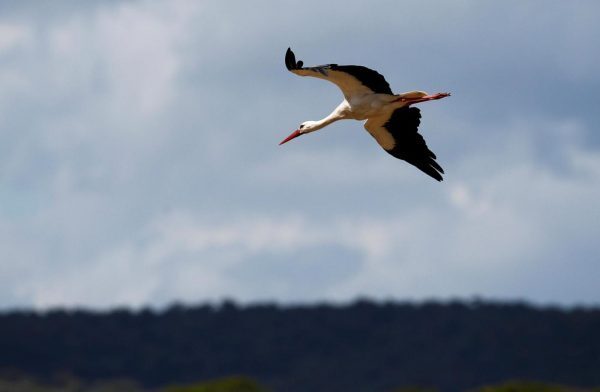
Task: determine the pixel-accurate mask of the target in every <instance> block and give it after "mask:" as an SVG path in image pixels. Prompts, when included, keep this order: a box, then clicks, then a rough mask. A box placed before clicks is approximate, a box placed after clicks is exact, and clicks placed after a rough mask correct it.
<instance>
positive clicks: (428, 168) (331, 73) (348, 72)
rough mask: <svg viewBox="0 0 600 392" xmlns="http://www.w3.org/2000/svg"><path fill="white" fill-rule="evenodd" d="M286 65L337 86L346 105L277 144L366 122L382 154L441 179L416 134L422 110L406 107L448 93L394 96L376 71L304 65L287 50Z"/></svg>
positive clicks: (304, 74)
mask: <svg viewBox="0 0 600 392" xmlns="http://www.w3.org/2000/svg"><path fill="white" fill-rule="evenodd" d="M285 65H286V67H287V69H288V70H289V71H291V72H293V73H295V74H296V75H300V76H312V77H316V78H320V79H325V80H327V81H330V82H332V83H334V84H336V85H337V86H338V87H339V88H340V90H342V93H343V94H344V101H342V103H341V104H340V105H339V106H338V107H337V108H335V110H334V111H333V112H331V114H330V115H328V116H327V117H325V118H323V119H321V120H318V121H306V122H304V123H302V124H301V125H300V127H299V128H298V129H297V130H296V131H294V132H293V133H292V134H291V135H289V136H288V137H287V138H286V139H284V140H283V141H282V142H281V143H280V144H283V143H286V142H288V141H290V140H292V139H294V138H296V137H298V136H300V135H304V134H306V133H310V132H314V131H317V130H319V129H321V128H323V127H325V126H327V125H329V124H331V123H333V122H335V121H338V120H345V119H353V120H359V121H363V120H367V121H366V122H365V124H364V126H365V129H366V130H367V131H368V132H369V133H370V134H371V136H373V137H374V138H375V140H376V141H377V143H379V145H380V146H381V147H383V149H384V150H386V151H387V152H388V153H389V154H391V155H393V156H395V157H396V158H399V159H403V160H405V161H407V162H408V163H410V164H412V165H414V166H416V167H417V168H419V169H420V170H422V171H423V172H425V173H427V174H428V175H430V176H431V177H433V178H435V179H436V180H438V181H442V176H441V174H440V173H444V171H443V169H442V168H441V167H440V166H439V165H438V164H437V162H436V161H435V159H436V156H435V154H433V152H431V151H430V150H429V149H428V148H427V145H426V144H425V141H424V140H423V137H422V136H421V135H420V134H419V133H418V126H419V123H420V118H421V114H420V111H419V109H417V108H411V107H409V106H410V105H411V104H414V103H418V102H425V101H430V100H435V99H441V98H444V97H447V96H449V95H450V94H447V93H438V94H435V95H428V94H427V93H425V92H423V91H411V92H408V93H404V94H394V93H392V91H391V89H390V86H389V84H388V83H387V82H386V81H385V79H384V77H383V76H382V75H380V74H379V73H377V72H376V71H373V70H371V69H369V68H366V67H362V66H357V65H337V64H328V65H320V66H316V67H303V63H302V61H298V62H296V57H295V56H294V53H293V52H292V51H291V50H290V49H289V48H288V50H287V53H286V56H285Z"/></svg>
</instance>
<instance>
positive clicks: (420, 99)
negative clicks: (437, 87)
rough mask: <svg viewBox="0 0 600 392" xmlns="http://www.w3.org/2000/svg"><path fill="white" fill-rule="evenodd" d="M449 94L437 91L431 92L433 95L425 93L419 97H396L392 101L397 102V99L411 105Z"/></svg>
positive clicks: (448, 94)
mask: <svg viewBox="0 0 600 392" xmlns="http://www.w3.org/2000/svg"><path fill="white" fill-rule="evenodd" d="M449 96H450V93H437V94H433V95H426V96H424V97H420V98H398V99H396V100H395V101H394V102H398V101H400V102H408V104H409V105H412V104H414V103H419V102H427V101H434V100H436V99H442V98H446V97H449Z"/></svg>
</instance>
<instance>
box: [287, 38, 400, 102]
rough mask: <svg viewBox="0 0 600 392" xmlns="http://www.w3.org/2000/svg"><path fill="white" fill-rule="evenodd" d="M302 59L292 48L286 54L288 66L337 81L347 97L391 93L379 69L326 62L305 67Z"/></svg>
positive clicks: (291, 68)
mask: <svg viewBox="0 0 600 392" xmlns="http://www.w3.org/2000/svg"><path fill="white" fill-rule="evenodd" d="M303 65H304V63H303V62H302V61H296V56H295V55H294V52H292V50H291V49H290V48H288V50H287V52H286V54H285V66H286V68H287V69H288V70H289V71H291V72H293V73H295V74H296V75H300V76H313V77H316V78H320V79H325V80H328V81H330V82H332V83H335V84H336V85H337V86H338V87H339V88H340V89H341V90H342V92H343V94H344V96H345V97H346V99H348V98H349V97H351V96H352V95H356V94H390V95H392V94H393V93H392V90H391V89H390V85H389V84H388V82H386V80H385V78H384V77H383V76H382V75H381V74H380V73H379V72H377V71H373V70H372V69H369V68H367V67H362V66H360V65H337V64H326V65H317V66H315V67H304V66H303Z"/></svg>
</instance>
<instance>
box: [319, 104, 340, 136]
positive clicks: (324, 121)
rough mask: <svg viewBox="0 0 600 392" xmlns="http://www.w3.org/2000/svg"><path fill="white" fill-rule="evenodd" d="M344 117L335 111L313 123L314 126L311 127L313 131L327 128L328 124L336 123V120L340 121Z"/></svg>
mask: <svg viewBox="0 0 600 392" xmlns="http://www.w3.org/2000/svg"><path fill="white" fill-rule="evenodd" d="M343 118H344V117H343V116H341V115H340V113H339V111H338V110H337V109H336V110H334V111H333V112H331V114H330V115H329V116H327V117H325V118H323V119H321V120H318V121H315V125H314V127H313V131H317V130H319V129H321V128H324V127H326V126H328V125H329V124H331V123H333V122H336V121H338V120H342V119H343Z"/></svg>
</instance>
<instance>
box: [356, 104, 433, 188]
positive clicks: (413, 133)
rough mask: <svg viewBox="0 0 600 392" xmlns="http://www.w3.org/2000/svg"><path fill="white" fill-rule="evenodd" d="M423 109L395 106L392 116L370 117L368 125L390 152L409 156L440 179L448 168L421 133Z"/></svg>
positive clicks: (416, 163) (366, 126) (422, 168)
mask: <svg viewBox="0 0 600 392" xmlns="http://www.w3.org/2000/svg"><path fill="white" fill-rule="evenodd" d="M420 123H421V111H420V110H419V109H418V108H414V107H406V106H405V107H402V108H399V109H396V110H394V111H393V112H392V113H391V115H390V116H380V117H374V118H370V119H369V120H368V121H367V122H366V123H365V128H366V129H367V131H369V133H370V134H371V135H372V136H373V137H374V138H375V140H377V142H378V143H379V144H380V145H381V147H383V149H384V150H385V151H387V152H388V153H389V154H391V155H393V156H395V157H396V158H399V159H402V160H405V161H406V162H408V163H410V164H411V165H414V166H416V167H417V168H419V169H420V170H421V171H423V172H424V173H426V174H428V175H430V176H431V177H433V178H435V179H436V180H438V181H442V180H443V178H442V174H443V173H444V169H442V167H441V166H440V165H439V164H438V163H437V162H436V161H435V160H436V156H435V154H434V153H433V152H432V151H431V150H430V149H429V148H428V147H427V144H426V143H425V140H424V139H423V136H421V135H420V134H419V132H418V131H419V124H420Z"/></svg>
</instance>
